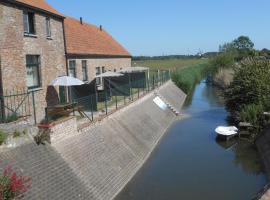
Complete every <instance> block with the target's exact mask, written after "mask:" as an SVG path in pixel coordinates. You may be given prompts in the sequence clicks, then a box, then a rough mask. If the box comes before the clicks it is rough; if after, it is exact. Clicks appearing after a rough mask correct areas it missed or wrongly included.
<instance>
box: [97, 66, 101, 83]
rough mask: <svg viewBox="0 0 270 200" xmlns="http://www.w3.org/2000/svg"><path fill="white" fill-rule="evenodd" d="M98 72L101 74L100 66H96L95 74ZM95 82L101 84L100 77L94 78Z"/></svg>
mask: <svg viewBox="0 0 270 200" xmlns="http://www.w3.org/2000/svg"><path fill="white" fill-rule="evenodd" d="M100 74H101V71H100V67H96V75H100ZM96 84H97V85H101V78H96Z"/></svg>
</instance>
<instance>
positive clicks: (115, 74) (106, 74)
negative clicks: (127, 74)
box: [96, 71, 124, 78]
mask: <svg viewBox="0 0 270 200" xmlns="http://www.w3.org/2000/svg"><path fill="white" fill-rule="evenodd" d="M119 76H124V74H121V73H118V72H111V71H107V72H105V73H102V74H99V75H97V76H96V78H107V77H119Z"/></svg>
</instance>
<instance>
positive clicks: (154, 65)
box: [132, 59, 208, 71]
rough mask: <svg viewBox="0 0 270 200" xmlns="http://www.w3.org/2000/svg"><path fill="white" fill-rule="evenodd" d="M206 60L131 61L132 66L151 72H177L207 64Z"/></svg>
mask: <svg viewBox="0 0 270 200" xmlns="http://www.w3.org/2000/svg"><path fill="white" fill-rule="evenodd" d="M207 62H208V60H207V59H166V60H144V61H133V62H132V66H140V67H149V68H150V69H151V70H158V69H160V70H168V69H170V70H172V71H174V70H177V69H180V68H185V67H188V66H192V65H198V64H204V63H207Z"/></svg>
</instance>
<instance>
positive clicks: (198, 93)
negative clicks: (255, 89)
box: [116, 82, 267, 200]
mask: <svg viewBox="0 0 270 200" xmlns="http://www.w3.org/2000/svg"><path fill="white" fill-rule="evenodd" d="M183 112H184V113H185V114H187V115H189V117H188V118H186V119H183V120H180V121H177V122H175V123H174V124H173V125H172V126H171V128H170V129H169V130H168V132H167V134H166V135H165V136H164V137H163V139H162V141H161V142H160V144H159V146H158V147H157V148H156V150H155V151H154V152H153V154H152V155H151V157H150V158H149V160H148V161H147V163H146V164H145V165H144V166H143V167H142V169H141V170H140V171H139V172H138V173H137V174H136V176H135V177H134V178H133V179H132V181H131V182H130V183H129V184H128V185H127V186H126V187H125V188H124V190H123V191H122V192H121V193H120V194H119V195H118V196H117V197H116V200H176V199H177V200H178V199H179V200H195V199H200V200H212V199H213V200H217V199H218V200H249V199H251V198H252V197H253V196H254V195H255V194H256V193H257V192H258V191H259V190H260V189H261V188H262V187H263V186H264V185H265V184H266V182H267V180H266V176H265V174H264V172H263V170H262V165H261V161H260V158H259V155H258V154H257V152H256V151H255V149H254V148H253V147H252V146H251V145H250V144H249V143H247V142H245V141H243V140H233V141H230V142H221V141H218V140H216V135H215V133H214V129H215V127H216V126H218V125H226V124H227V122H226V117H227V112H226V110H225V109H224V105H223V102H222V100H221V98H219V95H218V91H216V90H215V89H214V88H213V87H211V86H207V85H206V84H205V83H204V82H202V83H200V84H199V85H197V87H196V89H195V92H194V94H193V98H192V100H191V101H190V103H189V105H187V106H186V107H185V109H184V111H183Z"/></svg>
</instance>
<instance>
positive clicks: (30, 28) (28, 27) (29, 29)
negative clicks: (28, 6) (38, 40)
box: [23, 11, 36, 35]
mask: <svg viewBox="0 0 270 200" xmlns="http://www.w3.org/2000/svg"><path fill="white" fill-rule="evenodd" d="M23 27H24V34H31V35H35V34H36V30H35V14H34V13H33V12H27V11H24V12H23Z"/></svg>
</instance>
